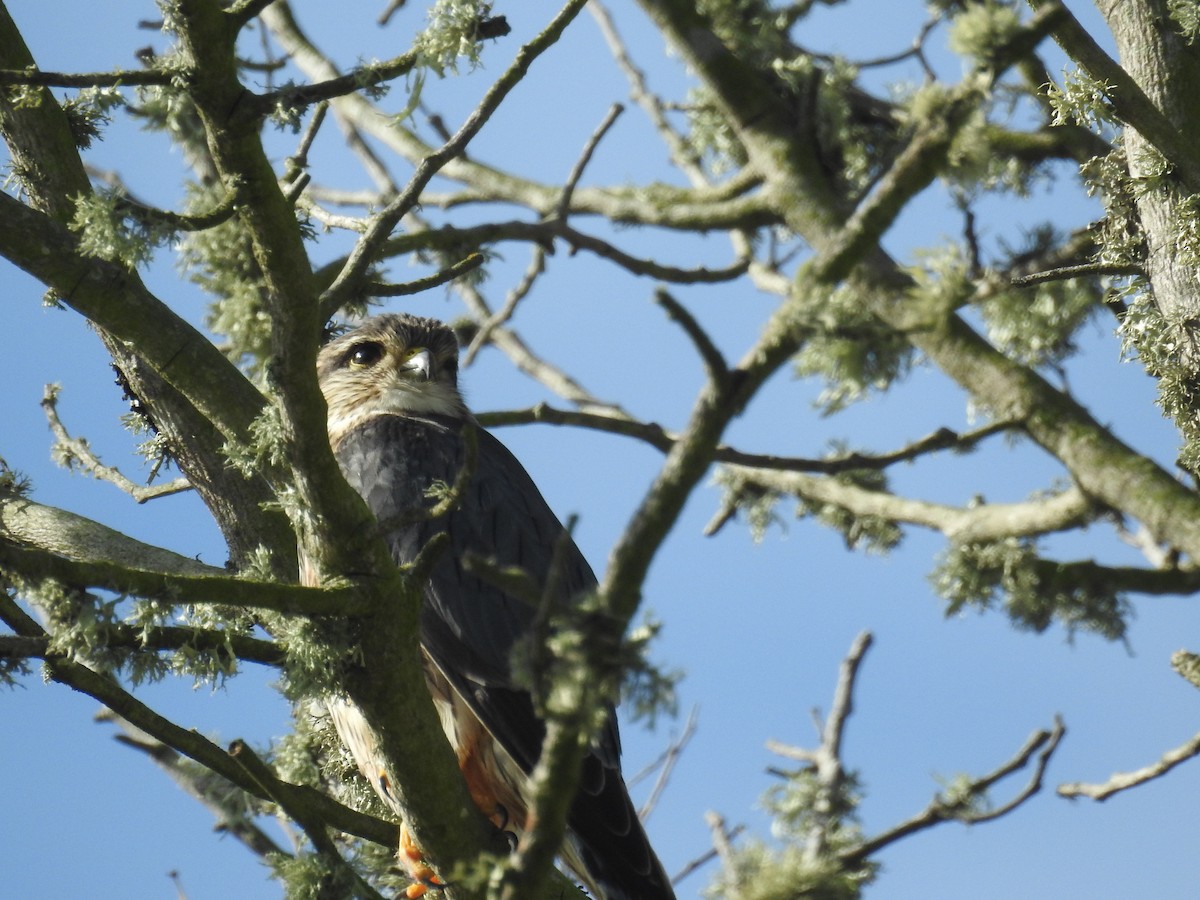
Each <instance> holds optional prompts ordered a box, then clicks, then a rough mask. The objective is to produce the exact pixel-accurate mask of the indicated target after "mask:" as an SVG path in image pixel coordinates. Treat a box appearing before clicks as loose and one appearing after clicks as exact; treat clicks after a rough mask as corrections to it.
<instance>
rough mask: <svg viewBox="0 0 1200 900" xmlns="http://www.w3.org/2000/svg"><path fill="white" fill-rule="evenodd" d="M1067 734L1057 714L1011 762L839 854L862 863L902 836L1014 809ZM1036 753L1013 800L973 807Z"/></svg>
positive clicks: (1036, 785)
mask: <svg viewBox="0 0 1200 900" xmlns="http://www.w3.org/2000/svg"><path fill="white" fill-rule="evenodd" d="M1064 734H1066V728H1065V727H1064V726H1063V723H1062V720H1061V719H1059V718H1057V717H1056V718H1055V720H1054V728H1053V729H1052V730H1051V731H1036V732H1034V733H1033V734H1032V735H1031V736H1030V737H1029V740H1027V741H1026V742H1025V745H1024V746H1023V747H1022V748H1021V749H1020V750H1018V751H1017V753H1016V754H1015V755H1014V756H1013V757H1012V758H1011V759H1010V760H1009V761H1008V762H1006V763H1004V764H1003V765H1001V766H1000V767H999V768H997V769H996V770H994V771H993V772H991V773H989V774H988V775H985V776H983V777H982V778H978V779H973V780H971V781H968V782H967V783H966V784H965V785H963V786H961V787H959V788H957V789H956V790H955V796H954V797H953V798H946V797H944V796H942V795H941V794H939V795H937V796H936V797H934V799H933V801H932V802H930V804H929V806H927V807H926V808H925V809H924V810H923V811H922V812H920V813H918V814H917V815H915V816H913V817H912V818H911V819H908V820H907V821H905V822H902V823H900V824H899V825H896V826H895V827H893V828H889V829H888V830H887V831H885V832H883V833H882V834H880V835H877V836H876V837H873V838H870V839H868V840H866V841H864V842H863V843H862V844H860V845H859V846H857V847H855V848H853V849H851V850H848V851H846V852H843V853H842V854H841V855H840V859H841V861H842V864H843V865H845V866H847V867H852V866H855V865H859V864H861V863H862V862H863V861H865V860H866V859H867V858H868V857H870V856H871V855H872V854H875V853H878V852H879V851H880V850H882V849H883V848H884V847H887V846H889V845H890V844H893V843H895V842H896V841H898V840H900V839H901V838H905V837H908V836H909V835H911V834H915V833H916V832H918V831H924V830H925V829H928V828H932V827H933V826H935V825H940V824H941V823H943V822H962V823H963V824H966V825H971V824H975V823H978V822H987V821H991V820H993V819H997V818H999V817H1000V816H1003V815H1006V814H1007V813H1009V812H1012V811H1013V810H1014V809H1016V808H1017V807H1018V806H1020V805H1021V804H1023V803H1025V801H1027V800H1028V799H1029V798H1030V797H1032V796H1033V795H1034V794H1036V793H1037V792H1038V791H1039V790H1041V787H1042V779H1043V777H1044V776H1045V774H1046V766H1047V765H1048V764H1049V763H1050V757H1051V756H1052V755H1053V753H1054V751H1055V750H1056V749H1057V748H1058V744H1059V742H1060V741H1061V740H1062V738H1063V735H1064ZM1035 755H1036V757H1037V759H1036V762H1035V763H1034V771H1033V774H1032V775H1031V776H1030V779H1029V781H1028V783H1026V785H1025V787H1024V788H1023V789H1022V790H1021V791H1020V792H1019V793H1018V794H1017V795H1016V796H1015V797H1014V798H1013V799H1012V800H1010V801H1009V802H1008V803H1005V804H1003V805H1002V806H999V807H997V808H995V809H990V810H984V811H977V810H975V809H973V808H972V807H973V804H974V803H976V802H977V801H978V800H979V799H980V798H982V797H983V796H984V795H985V794H986V792H987V790H988V789H989V788H991V787H992V786H993V785H994V784H995V783H996V782H998V781H1000V780H1001V779H1003V778H1005V777H1007V776H1008V775H1011V774H1013V773H1014V772H1017V771H1020V770H1021V769H1024V768H1025V767H1026V766H1028V765H1029V763H1030V761H1031V760H1033V759H1034V757H1035Z"/></svg>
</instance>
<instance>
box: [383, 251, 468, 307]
mask: <svg viewBox="0 0 1200 900" xmlns="http://www.w3.org/2000/svg"><path fill="white" fill-rule="evenodd" d="M483 259H484V257H483V254H482V253H472V254H470V255H468V256H466V257H464V258H463V259H461V260H459V261H458V262H456V263H455V264H454V265H452V266H447V267H446V268H444V269H442V270H441V271H440V272H435V273H434V274H432V275H427V276H426V277H424V278H416V279H414V280H412V281H406V282H404V283H403V284H386V283H384V282H380V281H369V282H367V283H366V284H365V285H363V293H364V294H366V295H367V296H369V297H408V296H411V295H413V294H419V293H421V292H422V291H428V290H430V289H431V288H435V287H438V286H439V285H443V284H446V283H448V282H451V281H453V280H454V279H455V278H461V277H462V276H463V275H466V274H467V273H468V272H474V271H475V270H476V269H478V268H479V267H480V266H482V265H483Z"/></svg>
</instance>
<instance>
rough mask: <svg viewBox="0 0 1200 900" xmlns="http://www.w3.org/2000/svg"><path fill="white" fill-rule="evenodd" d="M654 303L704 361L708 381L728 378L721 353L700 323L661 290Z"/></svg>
mask: <svg viewBox="0 0 1200 900" xmlns="http://www.w3.org/2000/svg"><path fill="white" fill-rule="evenodd" d="M654 302H655V303H657V304H658V305H659V306H661V307H662V308H663V309H665V310H666V311H667V315H668V316H670V318H671V320H672V321H673V322H675V323H677V324H678V325H679V327H680V328H682V329H683V331H684V333H685V334H686V335H687V336H688V338H689V339H691V342H692V345H693V346H694V347H695V348H696V352H697V353H699V354H700V358H701V359H702V360H704V368H705V369H706V370H707V371H708V377H709V379H711V380H712V381H713V382H714V383H720V382H722V381H724V380H725V379H726V378H728V377H729V364H728V363H726V362H725V358H724V357H723V356H721V351H720V350H718V349H717V345H716V344H714V343H713V341H712V338H710V337H709V336H708V332H706V331H705V330H704V329H703V328H702V327H700V323H699V322H697V321H696V319H695V317H694V316H692V314H691V313H690V312H688V310H687V309H686V308H685V307H684V306H683V305H682V304H680V303H679V301H678V300H676V299H675V298H674V297H672V296H671V295H670V294H668V293H667V291H666V290H665V289H663V288H659V289H658V290H656V291H655V292H654Z"/></svg>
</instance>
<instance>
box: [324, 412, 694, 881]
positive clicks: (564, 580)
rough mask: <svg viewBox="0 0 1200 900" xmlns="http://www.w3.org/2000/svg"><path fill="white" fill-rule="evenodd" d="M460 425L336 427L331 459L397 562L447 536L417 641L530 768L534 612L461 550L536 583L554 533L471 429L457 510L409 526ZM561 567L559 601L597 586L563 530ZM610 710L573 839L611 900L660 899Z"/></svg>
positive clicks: (536, 731)
mask: <svg viewBox="0 0 1200 900" xmlns="http://www.w3.org/2000/svg"><path fill="white" fill-rule="evenodd" d="M464 426H465V423H464V422H463V421H462V420H459V419H453V418H449V417H442V416H428V417H422V418H416V417H405V418H401V417H398V416H395V417H392V416H386V417H379V418H374V419H370V420H368V421H367V422H365V423H364V424H363V425H361V426H359V427H358V428H356V429H354V430H353V431H351V432H350V433H349V434H347V435H346V436H345V437H343V438H342V440H341V441H339V443H338V445H337V448H336V455H337V458H338V462H339V463H340V464H341V466H342V470H343V472H344V473H345V475H346V479H347V481H349V482H350V484H351V485H352V486H353V487H354V488H355V489H356V490H358V492H359V493H360V494H361V495H362V496H363V497H364V498H365V499H366V501H367V505H368V506H369V507H370V508H371V511H372V512H373V513H374V514H375V517H376V519H377V520H378V522H379V523H380V527H381V528H382V529H383V531H384V534H385V535H386V537H387V540H388V543H389V546H390V548H391V551H392V556H393V558H394V559H395V560H396V561H397V562H398V563H407V562H411V561H412V560H413V559H415V558H416V555H417V554H418V553H419V552H420V550H421V548H422V547H424V546H425V544H426V543H427V542H428V541H429V539H430V538H432V537H433V536H434V535H435V534H437V533H439V532H446V533H447V534H448V535H449V538H450V547H449V549H448V551H447V552H446V553H444V554H443V555H442V557H441V559H440V560H439V561H438V563H437V565H436V567H435V569H434V572H433V574H432V577H431V578H430V581H429V584H428V586H427V588H426V591H425V598H424V599H425V602H424V606H423V608H422V613H421V642H422V645H423V646H424V647H425V650H426V652H428V653H429V655H430V656H431V657H432V658H433V660H434V662H435V663H436V664H437V666H438V668H439V670H440V671H441V672H442V673H443V674H444V675H445V676H446V677H447V679H448V680H449V681H450V682H451V684H453V685H454V688H455V690H457V691H458V693H459V694H460V695H461V696H462V697H463V698H464V699H465V700H466V702H467V703H468V704H469V705H470V707H471V710H472V712H473V713H474V714H475V715H476V716H477V717H478V718H479V720H480V722H482V723H483V725H484V727H485V728H487V730H488V731H489V732H490V733H491V734H492V736H493V737H494V738H495V739H496V740H497V741H499V742H500V744H501V745H502V746H503V747H504V749H505V750H506V751H507V752H508V753H509V755H510V756H511V757H512V758H513V760H514V761H515V762H516V763H517V764H518V765H519V766H520V767H521V768H522V769H524V771H525V772H526V773H528V772H530V771H532V769H533V766H534V765H535V764H536V762H537V759H538V755H539V754H540V752H541V747H542V740H543V738H544V736H545V727H544V725H543V724H542V722H541V720H540V719H539V718H538V716H537V714H536V713H535V711H534V707H533V702H532V700H531V698H530V696H529V694H528V693H527V692H526V691H525V690H524V689H523V688H521V687H520V686H518V685H517V683H516V682H515V680H514V678H513V675H512V662H511V661H512V655H513V650H514V648H515V647H516V645H517V643H518V642H519V641H520V640H521V639H522V638H523V637H524V636H525V635H526V634H527V633H528V632H529V629H530V627H531V625H532V623H533V619H534V615H535V610H534V609H533V608H532V607H531V606H529V605H528V604H527V603H525V602H524V601H523V600H521V599H520V598H517V597H514V596H512V595H510V594H508V593H507V592H505V591H503V590H501V589H500V588H498V587H496V586H495V585H492V584H490V583H487V582H484V581H482V580H480V579H478V578H476V577H475V576H474V575H472V574H470V573H469V572H467V571H466V570H465V569H464V568H463V566H462V565H461V563H460V560H461V559H462V558H463V556H464V555H465V554H467V553H474V554H477V555H479V556H482V557H485V558H490V559H492V560H493V561H494V562H495V563H497V564H499V565H501V566H513V565H515V566H519V567H521V568H522V569H524V570H525V571H526V572H527V573H528V574H529V575H530V576H532V578H533V579H534V580H535V581H536V582H537V583H538V584H539V585H542V584H545V583H546V581H547V578H548V576H549V575H550V570H551V566H552V560H553V556H554V552H555V547H556V545H557V544H558V543H559V541H560V538H562V537H563V532H564V529H563V526H562V524H561V523H560V522H559V521H558V519H557V517H555V515H554V513H553V512H552V511H551V510H550V507H549V506H548V505H547V504H546V501H545V500H544V499H543V498H542V495H541V493H540V492H539V491H538V489H537V486H536V485H534V483H533V481H532V479H530V477H529V475H528V474H527V473H526V472H525V469H524V468H523V467H522V466H521V464H520V463H519V462H517V460H516V458H515V457H514V456H513V455H512V454H511V453H510V452H509V451H508V449H507V448H506V447H504V445H503V444H501V443H500V442H499V441H498V440H496V438H494V437H492V435H490V434H489V433H487V432H486V431H483V430H482V429H476V433H477V435H478V456H477V460H476V468H475V474H474V477H472V479H471V480H470V483H469V485H468V486H467V488H466V490H465V491H464V494H463V497H462V498H461V502H460V503H459V505H458V507H457V508H456V509H455V510H454V511H453V512H451V513H450V514H448V515H446V516H442V517H440V518H438V519H433V520H422V521H417V522H411V521H407V522H406V519H405V516H406V514H410V513H411V512H412V511H413V510H414V509H421V508H428V507H429V506H430V505H432V503H433V502H434V501H433V500H431V499H430V498H429V497H427V496H426V492H427V490H428V488H429V486H430V485H432V484H434V483H436V482H442V483H445V484H453V483H454V480H455V476H456V475H457V474H458V471H459V469H460V468H461V466H462V465H463V464H464V463H465V460H466V455H467V449H466V441H465V439H464V437H463V434H462V429H463V428H464ZM559 565H560V566H561V568H560V569H559V571H557V572H556V573H555V577H556V578H557V579H560V581H559V584H560V591H559V596H558V597H557V598H555V599H556V600H557V601H558V602H562V603H569V602H571V601H572V599H573V598H577V597H579V596H580V595H582V594H584V593H586V592H587V591H589V590H592V589H594V588H595V587H596V577H595V575H594V574H593V573H592V570H591V567H590V566H589V565H588V563H587V560H585V559H584V557H583V554H582V553H580V551H579V549H578V547H576V546H575V542H574V541H573V540H571V539H570V538H569V537H567V538H566V540H565V548H564V552H563V557H562V559H561V561H560V563H559ZM608 712H609V715H608V721H607V723H606V725H605V727H604V728H603V729H602V730H601V732H600V734H599V735H598V737H597V739H596V741H595V743H594V745H593V747H592V751H591V753H590V754H589V756H588V757H587V759H586V760H585V763H584V767H583V771H582V773H581V779H580V786H579V793H578V794H577V796H576V798H575V801H574V803H573V804H572V808H571V813H570V826H571V830H572V832H573V833H574V835H573V839H574V842H575V843H576V846H577V849H578V852H579V854H580V856H581V857H582V858H583V860H584V861H585V863H586V864H587V868H588V869H589V871H591V872H592V874H593V875H594V876H595V877H596V878H597V879H598V881H599V883H601V884H602V885H604V888H605V893H606V894H607V895H608V897H609V898H610V900H617V898H621V897H626V896H630V897H638V898H643V900H651V898H657V897H671V896H673V895H672V894H671V891H670V887H669V882H668V880H667V878H666V876H665V874H664V873H663V871H662V867H661V865H660V864H659V862H658V860H657V858H656V857H655V856H654V853H653V851H652V850H651V849H650V845H649V842H648V841H647V839H646V837H645V834H644V832H643V831H642V828H641V825H640V823H639V822H638V819H637V815H636V812H635V810H634V808H633V805H632V803H631V801H630V799H629V795H628V793H627V791H626V790H625V784H624V781H623V780H622V778H621V775H620V752H621V743H620V735H619V733H618V731H617V721H616V714H615V711H614V710H612V709H611V708H610V709H609V711H608ZM630 891H632V893H630Z"/></svg>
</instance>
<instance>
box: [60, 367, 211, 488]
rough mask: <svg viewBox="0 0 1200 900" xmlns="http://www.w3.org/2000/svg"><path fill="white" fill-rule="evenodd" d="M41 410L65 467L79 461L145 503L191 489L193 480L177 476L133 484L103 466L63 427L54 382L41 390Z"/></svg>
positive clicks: (117, 470) (98, 458)
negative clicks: (145, 483) (167, 479)
mask: <svg viewBox="0 0 1200 900" xmlns="http://www.w3.org/2000/svg"><path fill="white" fill-rule="evenodd" d="M42 410H43V411H44V412H45V414H46V419H47V420H48V421H49V423H50V430H51V431H52V432H53V433H54V437H55V447H54V450H55V453H56V454H58V455H59V456H60V457H61V458H63V459H65V460H66V465H67V467H68V468H71V466H72V464H73V463H78V464H79V465H80V466H82V467H83V469H84V471H86V472H87V473H88V474H90V475H91V476H92V477H93V478H99V479H100V480H101V481H107V482H109V483H110V484H114V485H116V486H117V487H119V488H120V489H121V490H123V491H124V492H125V493H127V494H128V495H129V496H131V497H132V498H133V499H134V500H136V501H137V502H138V503H146V502H147V501H149V500H154V499H156V498H158V497H168V496H170V495H172V494H178V493H181V492H183V491H190V490H191V489H192V483H191V482H190V481H188V480H187V479H186V478H176V479H175V480H174V481H170V482H167V483H165V484H153V485H142V484H136V483H134V482H133V481H130V480H129V479H128V478H126V477H125V476H124V475H123V474H121V471H120V470H119V469H117V468H115V467H113V466H106V465H104V463H102V462H101V461H100V457H98V456H96V454H94V453H93V452H92V448H91V446H90V445H89V444H88V442H87V441H86V440H84V439H82V438H73V437H71V435H70V433H69V432H68V431H67V428H66V426H65V425H63V423H62V419H61V418H60V417H59V415H58V387H57V386H56V385H50V384H48V385H46V388H45V390H44V391H43V393H42Z"/></svg>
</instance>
